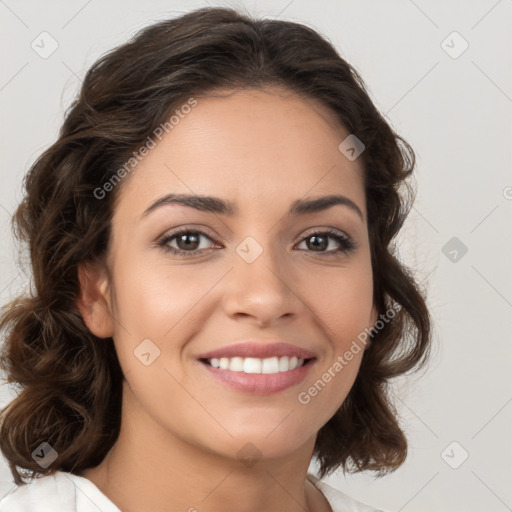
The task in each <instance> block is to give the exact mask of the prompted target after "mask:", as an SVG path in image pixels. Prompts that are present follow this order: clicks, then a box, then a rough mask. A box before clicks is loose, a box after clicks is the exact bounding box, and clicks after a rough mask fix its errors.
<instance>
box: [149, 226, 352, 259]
mask: <svg viewBox="0 0 512 512" xmlns="http://www.w3.org/2000/svg"><path fill="white" fill-rule="evenodd" d="M184 234H194V235H200V236H204V237H206V238H208V239H210V240H212V238H211V237H210V236H209V235H207V234H206V233H205V232H204V231H201V230H199V229H191V228H180V229H177V230H176V231H173V232H171V233H169V234H167V236H165V237H164V238H162V239H161V240H159V241H158V242H157V245H158V246H159V247H160V248H161V249H162V250H163V251H164V252H166V253H171V254H173V255H176V256H195V255H197V254H199V253H200V252H202V251H204V250H206V249H195V250H194V251H183V250H181V249H175V248H174V247H169V245H168V244H169V242H170V241H171V240H174V239H175V238H177V237H179V236H180V235H184ZM318 235H329V237H330V238H333V239H334V240H336V242H338V243H339V245H340V246H341V249H336V250H333V251H318V253H319V254H324V255H326V257H333V256H337V255H339V254H348V253H350V252H352V251H353V250H354V249H356V244H355V242H354V241H353V240H352V239H350V238H349V237H348V236H346V235H341V234H340V233H338V232H337V231H334V230H332V229H324V230H321V231H313V232H311V233H309V234H307V235H306V236H305V237H303V238H302V239H301V240H300V242H299V243H302V242H304V241H306V240H308V239H309V238H311V237H312V236H318ZM306 252H317V251H310V250H306Z"/></svg>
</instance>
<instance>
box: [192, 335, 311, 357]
mask: <svg viewBox="0 0 512 512" xmlns="http://www.w3.org/2000/svg"><path fill="white" fill-rule="evenodd" d="M273 356H277V357H282V356H288V357H293V356H296V357H297V358H299V359H311V358H314V357H315V354H314V353H313V352H311V351H310V350H306V349H305V348H301V347H298V346H296V345H292V344H290V343H285V342H282V341H277V342H276V341H272V342H269V341H264V340H248V341H244V342H240V343H234V344H232V345H226V346H224V347H221V348H218V349H215V350H212V351H210V352H205V353H203V354H200V355H199V356H198V359H213V358H218V359H220V358H221V357H256V358H260V359H265V358H268V357H273Z"/></svg>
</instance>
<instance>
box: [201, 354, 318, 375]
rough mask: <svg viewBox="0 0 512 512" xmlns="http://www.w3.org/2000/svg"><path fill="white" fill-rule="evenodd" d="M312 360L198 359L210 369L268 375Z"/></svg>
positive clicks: (282, 371)
mask: <svg viewBox="0 0 512 512" xmlns="http://www.w3.org/2000/svg"><path fill="white" fill-rule="evenodd" d="M313 359H314V358H309V359H301V358H298V357H296V356H292V357H288V356H281V357H277V356H274V357H267V358H265V359H260V358H257V357H221V358H211V359H206V358H204V359H200V361H201V362H202V363H204V364H207V365H209V366H211V367H212V368H217V369H220V370H226V371H231V372H241V373H252V374H255V373H256V374H257V373H260V374H265V375H270V374H276V373H286V372H290V371H293V370H296V369H297V368H301V367H302V366H305V365H306V364H308V363H309V362H310V361H312V360H313Z"/></svg>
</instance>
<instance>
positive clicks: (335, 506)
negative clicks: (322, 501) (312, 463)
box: [308, 473, 384, 512]
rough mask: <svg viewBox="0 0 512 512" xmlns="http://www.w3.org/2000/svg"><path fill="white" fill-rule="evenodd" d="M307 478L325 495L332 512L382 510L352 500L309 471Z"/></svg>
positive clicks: (370, 511)
mask: <svg viewBox="0 0 512 512" xmlns="http://www.w3.org/2000/svg"><path fill="white" fill-rule="evenodd" d="M308 479H309V480H310V481H311V482H312V483H313V484H314V485H315V487H316V488H317V489H318V490H319V491H320V492H321V493H322V494H323V495H324V496H325V498H326V500H327V501H328V502H329V505H331V508H332V510H333V512H384V511H383V510H380V509H376V508H373V507H371V506H369V505H365V504H364V503H361V502H360V501H356V500H354V499H353V498H351V497H350V496H348V495H347V494H345V493H343V492H341V491H339V490H338V489H335V488H334V487H331V486H330V485H328V484H326V483H325V482H322V480H320V479H319V478H317V477H316V476H314V475H313V474H311V473H308Z"/></svg>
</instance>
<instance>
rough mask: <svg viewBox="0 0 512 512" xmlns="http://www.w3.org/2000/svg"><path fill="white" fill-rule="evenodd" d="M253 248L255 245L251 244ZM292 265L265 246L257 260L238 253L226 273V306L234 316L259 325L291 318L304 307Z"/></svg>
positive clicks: (230, 315)
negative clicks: (231, 266)
mask: <svg viewBox="0 0 512 512" xmlns="http://www.w3.org/2000/svg"><path fill="white" fill-rule="evenodd" d="M251 250H254V247H251ZM299 297H300V290H298V279H297V276H296V275H294V273H293V268H292V267H291V266H289V265H288V266H287V265H286V261H284V258H283V257H278V256H277V255H276V254H274V252H272V251H271V250H269V249H268V248H265V249H264V250H263V251H262V252H261V254H259V256H257V258H256V259H254V261H252V262H251V258H246V257H245V256H244V254H243V252H240V253H238V252H235V253H234V256H233V269H232V270H231V272H229V274H228V276H226V282H225V289H224V294H223V307H224V311H225V312H226V314H227V315H228V316H229V317H231V318H234V319H241V318H246V319H247V321H249V320H250V321H251V322H252V323H253V324H255V325H257V326H258V327H266V326H269V325H272V324H274V323H276V322H278V321H280V320H281V319H288V321H289V320H291V319H292V318H293V317H297V316H298V315H300V312H301V311H302V310H303V308H305V305H304V304H303V302H302V301H301V299H300V298H299Z"/></svg>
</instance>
